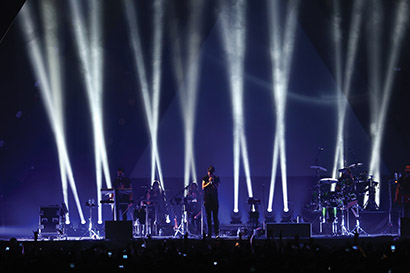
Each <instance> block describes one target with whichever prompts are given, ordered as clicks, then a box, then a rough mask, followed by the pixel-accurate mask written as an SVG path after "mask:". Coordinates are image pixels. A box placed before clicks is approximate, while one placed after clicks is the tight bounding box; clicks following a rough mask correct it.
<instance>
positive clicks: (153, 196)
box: [140, 180, 167, 235]
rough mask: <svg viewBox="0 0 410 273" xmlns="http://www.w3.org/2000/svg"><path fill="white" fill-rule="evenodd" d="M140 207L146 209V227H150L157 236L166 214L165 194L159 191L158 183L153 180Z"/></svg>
mask: <svg viewBox="0 0 410 273" xmlns="http://www.w3.org/2000/svg"><path fill="white" fill-rule="evenodd" d="M140 206H141V207H143V208H146V209H147V213H148V221H149V223H148V225H150V226H151V230H152V233H153V234H154V235H157V233H158V230H159V228H160V227H161V225H162V224H163V223H164V222H165V221H166V219H165V217H166V214H167V213H166V212H167V207H166V200H165V192H164V191H163V190H162V189H161V185H160V183H159V181H157V180H155V181H154V182H153V183H152V185H151V188H150V189H149V190H148V191H147V192H146V193H145V195H144V196H143V198H142V200H141V203H140ZM144 215H145V214H144ZM143 223H145V220H144V221H143Z"/></svg>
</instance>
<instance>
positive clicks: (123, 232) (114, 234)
mask: <svg viewBox="0 0 410 273" xmlns="http://www.w3.org/2000/svg"><path fill="white" fill-rule="evenodd" d="M105 239H108V240H112V241H129V240H131V239H132V221H105Z"/></svg>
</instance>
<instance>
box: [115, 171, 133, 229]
mask: <svg viewBox="0 0 410 273" xmlns="http://www.w3.org/2000/svg"><path fill="white" fill-rule="evenodd" d="M130 188H131V181H130V179H129V178H127V177H124V176H117V178H115V180H114V189H115V190H116V193H115V194H116V198H117V200H115V202H117V220H120V218H121V217H119V216H120V215H122V220H124V221H126V220H127V219H128V217H127V213H126V211H127V209H128V206H129V204H130V203H132V192H121V190H120V189H130Z"/></svg>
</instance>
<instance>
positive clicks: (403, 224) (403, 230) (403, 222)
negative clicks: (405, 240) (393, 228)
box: [400, 217, 410, 237]
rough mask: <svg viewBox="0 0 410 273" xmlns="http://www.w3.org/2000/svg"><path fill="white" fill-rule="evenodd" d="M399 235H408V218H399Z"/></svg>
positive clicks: (409, 231) (409, 235)
mask: <svg viewBox="0 0 410 273" xmlns="http://www.w3.org/2000/svg"><path fill="white" fill-rule="evenodd" d="M400 237H410V218H409V217H402V218H400Z"/></svg>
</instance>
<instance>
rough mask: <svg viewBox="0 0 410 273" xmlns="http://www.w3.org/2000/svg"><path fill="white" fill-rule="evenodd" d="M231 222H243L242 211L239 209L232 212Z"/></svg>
mask: <svg viewBox="0 0 410 273" xmlns="http://www.w3.org/2000/svg"><path fill="white" fill-rule="evenodd" d="M230 223H231V224H242V213H240V212H239V211H237V212H234V211H233V212H231V222H230Z"/></svg>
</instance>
